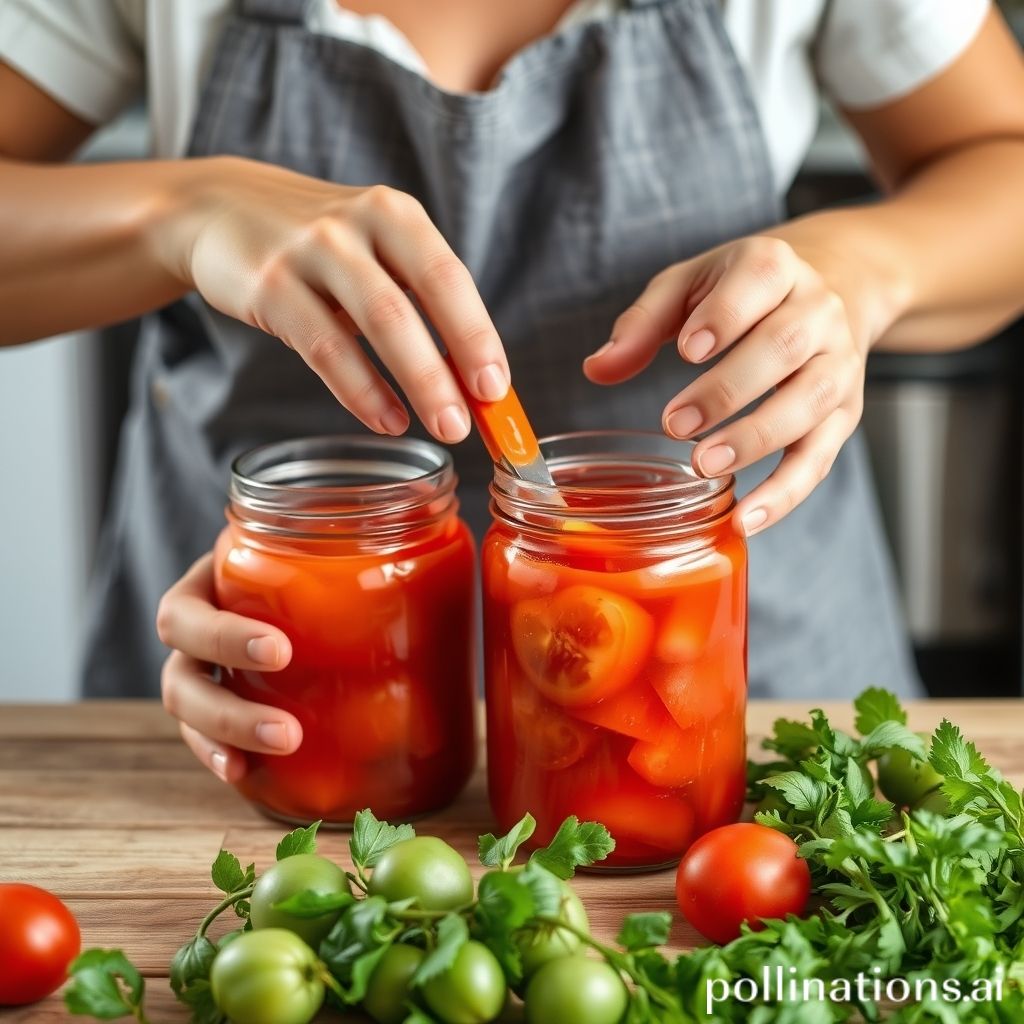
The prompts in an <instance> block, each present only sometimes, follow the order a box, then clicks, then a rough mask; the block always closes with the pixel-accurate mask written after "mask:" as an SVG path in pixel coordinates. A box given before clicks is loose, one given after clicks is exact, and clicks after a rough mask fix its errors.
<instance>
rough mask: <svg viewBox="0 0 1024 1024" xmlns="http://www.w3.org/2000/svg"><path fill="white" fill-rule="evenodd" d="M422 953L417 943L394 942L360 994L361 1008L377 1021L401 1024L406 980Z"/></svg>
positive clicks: (407, 994) (406, 996) (404, 1013)
mask: <svg viewBox="0 0 1024 1024" xmlns="http://www.w3.org/2000/svg"><path fill="white" fill-rule="evenodd" d="M425 956H426V953H424V952H423V950H422V949H420V948H419V947H417V946H410V945H408V944H407V943H405V942H396V943H395V944H394V945H393V946H389V947H388V950H387V952H386V953H385V954H384V955H383V956H382V957H381V958H380V960H379V961H378V962H377V966H376V967H375V968H374V969H373V974H371V975H370V980H369V982H368V983H367V986H366V995H365V996H364V997H363V1009H364V1010H365V1011H366V1012H367V1013H368V1014H369V1015H370V1016H371V1017H372V1018H373V1019H374V1020H375V1021H377V1024H403V1022H404V1021H405V1020H406V1019H407V1018H408V1016H409V1011H408V1010H407V1009H406V1007H405V1003H406V1001H407V1000H409V999H410V998H411V993H410V991H409V981H410V980H411V978H412V976H413V975H414V974H415V973H416V971H417V969H418V968H419V966H420V964H421V963H423V958H424V957H425Z"/></svg>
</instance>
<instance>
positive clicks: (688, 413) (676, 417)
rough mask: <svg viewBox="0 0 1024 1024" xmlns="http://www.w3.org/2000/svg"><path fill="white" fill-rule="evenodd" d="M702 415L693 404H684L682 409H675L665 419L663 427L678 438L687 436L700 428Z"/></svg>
mask: <svg viewBox="0 0 1024 1024" xmlns="http://www.w3.org/2000/svg"><path fill="white" fill-rule="evenodd" d="M702 421H703V417H702V416H701V414H700V410H699V409H698V408H697V407H696V406H693V405H684V406H683V407H682V409H676V411H675V412H674V413H671V414H670V415H669V417H668V419H667V420H665V429H666V430H667V431H668V432H669V433H670V434H671V435H672V436H673V437H678V438H684V437H689V436H690V435H691V434H695V433H697V431H698V430H699V429H700V425H701V422H702Z"/></svg>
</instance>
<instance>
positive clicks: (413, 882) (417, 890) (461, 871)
mask: <svg viewBox="0 0 1024 1024" xmlns="http://www.w3.org/2000/svg"><path fill="white" fill-rule="evenodd" d="M369 892H370V895H371V896H383V897H384V898H385V899H386V900H387V901H388V902H389V903H393V902H395V901H397V900H407V899H415V900H416V905H417V906H418V907H419V908H420V909H421V910H454V909H455V908H456V907H462V906H465V905H466V904H467V903H470V902H472V899H473V877H472V876H471V875H470V873H469V866H468V865H467V864H466V862H465V860H464V859H463V858H462V855H461V854H460V853H459V851H458V850H456V849H454V848H453V847H451V846H449V845H448V844H447V843H446V842H444V840H442V839H438V838H437V837H436V836H416V838H415V839H406V840H404V841H403V842H400V843H396V844H395V845H394V846H392V847H391V848H390V849H389V850H386V851H385V852H384V854H383V855H382V856H381V858H380V860H379V861H377V865H376V867H375V868H374V869H373V874H372V875H371V876H370V884H369Z"/></svg>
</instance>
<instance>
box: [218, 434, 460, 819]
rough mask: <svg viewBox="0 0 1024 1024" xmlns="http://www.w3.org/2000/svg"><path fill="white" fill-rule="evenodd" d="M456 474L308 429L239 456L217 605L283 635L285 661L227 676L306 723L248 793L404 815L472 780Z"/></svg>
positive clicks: (253, 777)
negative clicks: (289, 750) (299, 436)
mask: <svg viewBox="0 0 1024 1024" xmlns="http://www.w3.org/2000/svg"><path fill="white" fill-rule="evenodd" d="M455 484H456V478H455V473H454V471H453V468H452V461H451V457H450V456H449V455H448V454H447V452H445V451H443V450H442V449H441V448H439V447H437V446H436V445H433V444H428V443H426V442H423V441H415V440H407V439H402V440H397V439H389V438H378V437H322V438H310V439H304V440H297V441H287V442H284V443H280V444H271V445H267V446H265V447H262V448H257V449H255V450H253V451H250V452H248V453H247V454H245V455H242V456H241V457H240V458H238V459H237V460H236V461H235V463H234V465H233V467H232V477H231V490H230V501H229V505H228V509H227V520H228V523H227V526H226V527H225V528H224V530H223V532H222V533H221V535H220V537H219V539H218V540H217V544H216V549H215V552H214V559H215V579H216V590H217V598H218V601H219V603H220V606H221V607H222V608H225V609H228V610H229V611H233V612H238V613H239V614H241V615H246V616H250V617H251V618H254V619H260V620H262V621H264V622H269V623H272V624H273V625H275V626H277V627H279V628H280V629H281V630H283V631H284V632H285V633H286V634H287V636H288V638H289V639H290V640H291V644H292V658H291V662H290V663H289V664H288V666H287V668H284V669H282V670H281V671H279V672H253V671H234V672H232V671H227V672H225V674H224V679H223V683H224V685H225V686H227V687H228V688H229V689H231V690H233V691H234V692H235V693H237V694H239V695H240V696H242V697H245V698H246V699H248V700H253V701H260V702H262V703H266V704H273V705H276V706H277V707H281V708H284V709H286V710H287V711H290V712H291V713H292V714H293V715H295V717H296V718H298V720H299V721H300V722H301V723H302V729H303V739H302V745H301V746H300V747H299V749H298V750H297V751H296V752H295V753H293V754H290V755H285V756H273V755H263V754H249V755H248V758H249V773H248V774H247V775H246V776H245V778H244V779H243V780H242V781H241V782H240V783H239V784H238V788H239V790H240V791H241V792H242V794H243V795H244V796H246V797H247V798H248V799H249V800H251V801H252V802H253V803H254V804H256V805H257V806H258V807H259V808H261V809H262V810H263V811H265V812H267V813H268V814H270V815H272V816H274V817H277V818H282V819H285V820H288V821H296V822H303V823H308V822H309V821H311V820H314V819H317V818H321V819H323V820H324V821H326V822H329V823H336V824H345V823H350V822H351V820H352V816H353V814H354V813H355V812H356V811H357V810H359V809H360V808H362V807H370V808H372V810H373V811H374V813H375V814H377V815H378V816H379V817H387V818H399V819H400V818H411V817H415V816H417V815H420V814H424V813H426V812H427V811H431V810H434V809H436V808H438V807H442V806H444V805H445V804H447V803H449V802H450V801H451V800H452V799H453V798H454V797H455V796H456V795H457V794H458V792H459V791H460V790H461V789H462V787H463V785H464V784H465V782H466V780H467V779H468V777H469V775H470V773H471V771H472V768H473V763H474V757H475V738H474V714H475V711H474V707H475V700H476V691H475V683H474V656H473V622H474V611H473V609H474V557H473V541H472V538H471V536H470V533H469V530H468V528H467V527H466V525H465V524H464V523H463V522H462V520H461V519H460V518H459V516H458V502H457V500H456V498H455Z"/></svg>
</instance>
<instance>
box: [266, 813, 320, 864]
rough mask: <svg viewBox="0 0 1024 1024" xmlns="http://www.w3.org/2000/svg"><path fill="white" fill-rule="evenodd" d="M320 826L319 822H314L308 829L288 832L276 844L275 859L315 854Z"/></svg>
mask: <svg viewBox="0 0 1024 1024" xmlns="http://www.w3.org/2000/svg"><path fill="white" fill-rule="evenodd" d="M322 824H323V822H321V821H314V822H313V824H312V825H310V826H309V827H308V828H297V829H294V830H293V831H292V832H289V833H288V835H286V836H285V837H284V839H282V840H281V842H279V843H278V844H277V859H278V860H284V859H285V858H286V857H294V856H295V855H296V854H299V853H316V833H317V829H319V828H320V826H321V825H322Z"/></svg>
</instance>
